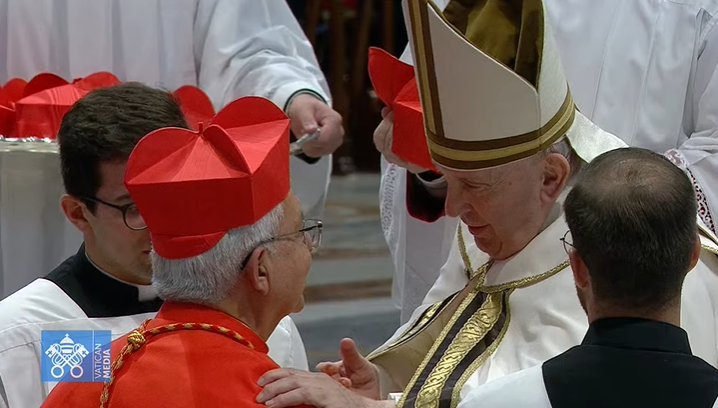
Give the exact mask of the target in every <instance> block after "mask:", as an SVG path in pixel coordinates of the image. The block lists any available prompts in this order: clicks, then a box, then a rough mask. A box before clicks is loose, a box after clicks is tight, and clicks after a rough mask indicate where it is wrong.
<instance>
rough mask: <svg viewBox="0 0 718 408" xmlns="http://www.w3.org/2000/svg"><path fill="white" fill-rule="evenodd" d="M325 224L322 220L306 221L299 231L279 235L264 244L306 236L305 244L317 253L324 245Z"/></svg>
mask: <svg viewBox="0 0 718 408" xmlns="http://www.w3.org/2000/svg"><path fill="white" fill-rule="evenodd" d="M323 225H324V224H322V222H321V221H320V220H313V219H308V220H304V221H303V222H302V228H301V229H300V230H298V231H294V232H290V233H289V234H283V235H278V236H276V237H273V238H271V239H269V240H268V241H265V242H263V243H265V244H266V243H267V242H270V241H277V240H280V239H283V238H288V237H291V236H294V235H297V234H304V239H305V242H306V243H307V246H308V247H309V250H310V251H312V252H313V251H315V250H316V249H317V248H319V245H321V243H322V227H323Z"/></svg>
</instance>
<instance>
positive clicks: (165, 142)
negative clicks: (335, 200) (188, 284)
mask: <svg viewBox="0 0 718 408" xmlns="http://www.w3.org/2000/svg"><path fill="white" fill-rule="evenodd" d="M288 150H289V119H288V118H287V116H286V115H285V114H284V112H282V110H281V109H279V108H278V107H277V106H276V105H274V104H273V103H272V102H271V101H269V100H267V99H264V98H259V97H246V98H242V99H238V100H236V101H234V102H232V103H230V104H229V105H227V106H226V107H225V108H224V109H222V110H221V111H220V112H219V113H218V114H217V116H216V117H215V118H214V119H213V120H212V121H211V122H210V123H209V124H208V125H207V126H206V127H204V126H200V128H199V129H198V130H197V131H192V130H188V129H181V128H163V129H158V130H156V131H154V132H152V133H150V134H148V135H147V136H145V137H144V138H142V140H140V142H139V143H138V144H137V146H136V147H135V149H134V150H133V152H132V154H131V155H130V158H129V160H128V162H127V170H126V173H125V185H126V186H127V190H128V191H129V192H130V195H131V196H132V198H133V200H134V202H135V203H136V204H137V208H138V209H139V211H140V213H141V214H142V217H143V218H144V220H145V222H146V223H147V227H148V229H149V232H150V236H151V238H152V245H153V249H154V251H155V252H157V254H159V255H160V256H162V257H163V258H167V259H183V258H189V257H193V256H196V255H199V254H202V253H204V252H206V251H207V250H209V249H211V248H212V247H214V246H215V245H216V244H217V243H218V242H219V241H220V240H221V239H222V237H224V236H225V234H226V233H227V231H229V230H230V229H233V228H237V227H242V226H247V225H251V224H253V223H255V222H257V221H258V220H260V219H261V218H262V217H264V216H265V215H266V214H267V213H268V212H269V211H270V210H272V209H273V208H274V207H276V206H277V205H278V204H279V203H281V202H282V201H283V200H284V199H285V198H286V197H287V195H288V194H289V189H290V184H289V155H288V154H287V151H288Z"/></svg>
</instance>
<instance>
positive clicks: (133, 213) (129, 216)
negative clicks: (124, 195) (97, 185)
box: [81, 197, 147, 231]
mask: <svg viewBox="0 0 718 408" xmlns="http://www.w3.org/2000/svg"><path fill="white" fill-rule="evenodd" d="M81 199H82V200H84V201H90V202H93V203H98V204H102V205H106V206H108V207H110V208H114V209H115V210H117V211H119V212H121V213H122V220H123V221H124V222H125V225H126V226H127V228H129V229H131V230H133V231H142V230H143V229H145V228H147V224H146V223H145V220H144V219H143V218H142V215H140V211H139V210H138V209H137V206H136V205H135V204H134V203H130V204H125V205H115V204H111V203H108V202H107V201H102V200H100V199H99V198H93V197H82V198H81Z"/></svg>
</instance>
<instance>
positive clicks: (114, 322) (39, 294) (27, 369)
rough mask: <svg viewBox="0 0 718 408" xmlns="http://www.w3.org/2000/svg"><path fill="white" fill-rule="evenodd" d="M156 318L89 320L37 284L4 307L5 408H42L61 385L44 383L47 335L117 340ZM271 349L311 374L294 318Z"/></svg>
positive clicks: (0, 316) (51, 287)
mask: <svg viewBox="0 0 718 408" xmlns="http://www.w3.org/2000/svg"><path fill="white" fill-rule="evenodd" d="M154 316H155V313H143V314H137V315H132V316H121V317H107V318H88V317H87V315H86V314H85V313H84V312H83V310H82V309H81V308H80V307H78V305H77V304H75V303H74V302H73V301H72V299H71V298H70V297H68V296H67V294H65V292H63V291H62V289H60V288H59V287H58V286H57V285H55V284H54V283H53V282H50V281H48V280H45V279H37V280H35V281H34V282H32V283H31V284H29V285H27V286H26V287H24V288H23V289H21V290H19V291H17V292H15V293H14V294H12V295H10V296H9V297H7V298H5V299H4V300H2V301H0V408H7V407H9V408H37V407H39V406H40V405H41V404H42V402H43V401H44V400H45V398H46V397H47V395H48V394H49V393H50V391H51V390H52V388H53V387H55V385H56V384H57V383H55V382H53V383H43V382H42V380H41V365H40V361H41V360H40V358H41V356H42V354H43V353H45V351H46V350H44V349H42V347H41V344H40V339H41V333H42V331H43V330H110V331H111V332H112V340H115V339H117V338H118V337H121V336H123V335H125V334H127V333H129V332H130V331H132V330H134V329H136V328H137V327H139V326H140V325H141V324H142V322H143V321H145V320H146V319H150V318H152V317H154ZM267 345H268V346H269V356H270V357H271V358H272V359H273V360H274V361H275V362H277V364H279V365H280V366H282V367H289V368H297V369H301V370H307V369H308V366H307V357H306V351H305V350H304V344H303V342H302V339H301V337H300V335H299V331H298V330H297V327H296V326H295V325H294V322H293V321H292V319H291V318H290V317H289V316H287V317H285V318H284V319H282V321H281V322H280V323H279V326H277V328H276V329H275V330H274V332H273V333H272V335H271V336H270V338H269V340H268V341H267ZM237 364H240V365H241V364H242V362H241V361H239V362H237ZM98 403H99V401H98Z"/></svg>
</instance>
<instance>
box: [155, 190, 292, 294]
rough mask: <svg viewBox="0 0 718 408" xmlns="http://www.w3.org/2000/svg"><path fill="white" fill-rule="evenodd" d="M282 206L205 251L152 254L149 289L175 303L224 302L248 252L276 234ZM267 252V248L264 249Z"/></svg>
mask: <svg viewBox="0 0 718 408" xmlns="http://www.w3.org/2000/svg"><path fill="white" fill-rule="evenodd" d="M283 217H284V204H280V205H278V206H276V207H275V208H274V209H272V211H270V212H269V213H268V214H267V215H265V216H264V217H262V219H260V220H259V221H257V222H255V223H254V224H252V225H249V226H245V227H239V228H234V229H231V230H229V231H228V232H227V234H226V235H225V236H224V237H222V239H221V240H220V241H219V242H218V243H217V245H215V246H214V247H212V249H210V250H209V251H207V252H204V253H202V254H200V255H197V256H195V257H192V258H185V259H165V258H163V257H161V256H160V255H158V254H157V253H155V252H154V251H152V254H151V259H152V286H153V287H154V288H155V290H156V291H157V295H158V296H159V297H160V298H162V299H164V300H170V301H176V302H190V303H198V304H203V305H216V304H217V303H219V302H221V301H222V300H224V299H226V298H227V296H228V295H229V292H230V290H231V289H232V287H233V286H234V285H235V283H236V282H237V277H238V276H239V272H240V268H241V267H242V263H243V262H244V261H245V259H246V258H247V257H248V256H249V255H250V254H251V253H252V251H253V250H254V249H255V248H256V247H257V246H259V245H261V244H262V243H266V242H267V241H269V240H271V239H272V237H274V236H275V235H277V234H278V233H279V227H280V223H281V221H282V218H283ZM268 249H269V250H270V251H271V250H272V248H271V245H270V246H269V247H268Z"/></svg>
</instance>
